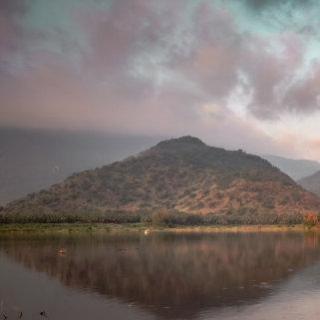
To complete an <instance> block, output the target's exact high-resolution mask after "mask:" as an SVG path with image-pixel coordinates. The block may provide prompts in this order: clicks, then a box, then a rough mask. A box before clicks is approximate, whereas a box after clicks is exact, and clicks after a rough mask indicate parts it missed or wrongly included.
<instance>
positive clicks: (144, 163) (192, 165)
mask: <svg viewBox="0 0 320 320" xmlns="http://www.w3.org/2000/svg"><path fill="white" fill-rule="evenodd" d="M317 208H320V200H319V199H318V198H317V197H316V196H315V195H313V194H310V193H309V192H307V191H305V190H303V189H302V188H301V187H300V186H298V185H297V184H296V183H295V182H294V181H293V180H292V179H291V178H290V177H289V176H287V175H286V174H284V173H282V172H281V171H280V170H279V169H278V168H276V167H274V166H272V165H271V164H270V163H269V162H268V161H267V160H265V159H263V158H261V157H259V156H256V155H251V154H248V153H245V152H243V151H242V150H237V151H229V150H225V149H223V148H216V147H211V146H208V145H206V144H205V143H203V142H202V141H201V140H199V139H198V138H195V137H191V136H184V137H181V138H177V139H170V140H166V141H162V142H160V143H158V144H157V145H155V146H154V147H151V148H150V149H148V150H146V151H143V152H141V153H140V154H138V155H136V156H131V157H129V158H127V159H125V160H123V161H117V162H114V163H112V164H110V165H107V166H103V167H101V168H97V169H94V170H87V171H84V172H80V173H77V174H74V175H72V176H70V177H69V178H67V179H66V180H65V181H64V182H62V183H59V184H56V185H53V186H52V187H51V188H50V189H48V190H44V191H41V192H39V193H36V194H31V195H29V196H27V197H26V198H24V199H21V200H18V201H14V202H11V203H10V204H8V205H7V206H6V207H5V208H4V209H3V212H2V217H6V218H10V217H14V216H15V217H20V218H21V217H38V218H39V217H53V219H55V218H56V217H57V216H58V217H60V218H61V219H62V220H63V219H64V217H72V216H74V215H76V216H79V215H86V216H91V218H92V217H98V218H97V219H101V220H102V221H107V222H108V221H110V220H111V221H113V220H115V221H117V219H120V217H123V216H124V217H126V218H125V219H124V220H126V219H129V221H131V220H134V221H136V220H141V219H142V218H143V219H146V220H148V219H150V217H152V216H153V215H154V214H155V213H157V212H161V214H159V216H160V218H161V219H162V220H166V219H169V220H170V219H171V220H172V219H173V220H175V221H176V222H179V221H180V222H181V219H182V217H183V219H187V220H188V219H189V218H190V217H192V219H193V220H195V221H201V222H203V221H205V222H208V223H209V222H211V223H278V222H284V221H285V222H290V221H292V222H294V221H301V220H302V218H303V215H304V214H305V213H307V212H309V211H311V210H317ZM179 219H180V220H179ZM192 219H191V220H192Z"/></svg>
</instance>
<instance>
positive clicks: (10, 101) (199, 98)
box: [0, 0, 320, 160]
mask: <svg viewBox="0 0 320 320" xmlns="http://www.w3.org/2000/svg"><path fill="white" fill-rule="evenodd" d="M319 16H320V3H319V1H316V0H283V1H278V0H228V1H224V0H161V1H159V0H113V1H112V0H55V1H52V0H1V1H0V127H9V128H36V129H54V130H60V129H61V130H75V131H76V130H80V131H81V130H93V131H98V132H100V131H101V132H106V133H112V134H117V133H119V134H127V135H146V136H167V137H177V136H182V135H187V134H189V135H194V136H198V137H199V138H201V139H203V140H204V141H205V142H207V143H209V144H211V145H216V146H222V147H225V148H228V149H239V148H241V149H244V150H246V151H248V152H254V153H268V154H278V155H285V156H290V157H296V158H309V159H316V160H320V126H319V123H320V95H319V93H320V92H319V90H320V21H319V19H318V17H319Z"/></svg>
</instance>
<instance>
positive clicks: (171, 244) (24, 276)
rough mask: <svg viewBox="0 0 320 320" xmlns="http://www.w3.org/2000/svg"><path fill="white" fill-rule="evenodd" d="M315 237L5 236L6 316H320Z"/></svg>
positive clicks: (1, 289)
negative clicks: (9, 237) (21, 313)
mask: <svg viewBox="0 0 320 320" xmlns="http://www.w3.org/2000/svg"><path fill="white" fill-rule="evenodd" d="M319 240H320V238H318V236H317V235H315V234H308V235H303V234H295V233H291V234H290V233H284V234H280V233H279V234H238V235H235V234H215V235H172V234H151V235H148V236H145V235H139V236H138V235H136V236H126V237H124V236H111V235H110V236H104V237H101V236H87V237H60V238H59V237H48V238H43V237H42V238H33V237H30V236H29V237H24V238H23V237H20V238H19V239H16V238H15V239H12V238H11V239H4V238H2V239H0V310H3V311H4V312H5V313H6V314H7V315H8V320H10V319H18V314H19V312H20V311H21V310H22V311H23V319H41V316H40V315H39V312H40V311H43V310H44V311H45V312H46V314H47V315H48V319H86V320H88V319H133V320H134V319H224V320H231V319H240V320H244V319H245V320H251V319H254V320H260V319H268V320H270V319H272V320H277V319H291V320H292V319H308V320H313V319H319V315H320V303H319V301H320V247H319Z"/></svg>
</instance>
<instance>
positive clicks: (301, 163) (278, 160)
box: [262, 155, 320, 181]
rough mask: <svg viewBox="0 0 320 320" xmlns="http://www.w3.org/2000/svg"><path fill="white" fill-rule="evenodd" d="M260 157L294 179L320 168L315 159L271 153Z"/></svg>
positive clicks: (310, 173)
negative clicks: (280, 155)
mask: <svg viewBox="0 0 320 320" xmlns="http://www.w3.org/2000/svg"><path fill="white" fill-rule="evenodd" d="M262 157H263V158H264V159H266V160H268V161H269V162H270V163H271V164H273V165H274V166H275V167H277V168H279V169H280V170H281V171H282V172H284V173H286V174H287V175H288V176H289V177H291V178H292V179H294V180H295V181H298V180H300V179H302V178H304V177H307V176H310V175H312V174H313V173H315V172H317V171H318V170H320V163H319V162H317V161H312V160H302V159H301V160H295V159H288V158H283V157H278V156H273V155H263V156H262Z"/></svg>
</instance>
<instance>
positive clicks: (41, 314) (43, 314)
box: [40, 311, 48, 318]
mask: <svg viewBox="0 0 320 320" xmlns="http://www.w3.org/2000/svg"><path fill="white" fill-rule="evenodd" d="M40 316H41V317H44V318H48V316H47V314H46V312H45V311H41V312H40Z"/></svg>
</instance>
